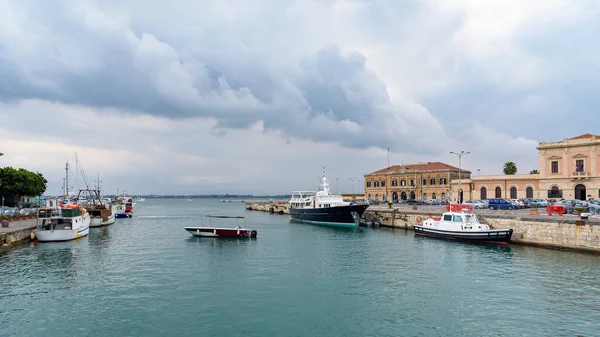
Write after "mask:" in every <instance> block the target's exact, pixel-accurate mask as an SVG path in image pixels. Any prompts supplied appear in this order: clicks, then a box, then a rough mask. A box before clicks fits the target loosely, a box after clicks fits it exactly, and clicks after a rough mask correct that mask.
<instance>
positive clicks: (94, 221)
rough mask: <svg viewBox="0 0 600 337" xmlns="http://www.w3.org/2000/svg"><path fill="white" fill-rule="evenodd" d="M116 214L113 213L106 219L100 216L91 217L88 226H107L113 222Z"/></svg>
mask: <svg viewBox="0 0 600 337" xmlns="http://www.w3.org/2000/svg"><path fill="white" fill-rule="evenodd" d="M115 219H116V216H115V215H114V214H113V215H111V216H109V217H108V218H107V219H106V220H103V219H102V218H101V217H93V218H92V219H91V221H90V227H102V226H108V225H112V224H114V223H115Z"/></svg>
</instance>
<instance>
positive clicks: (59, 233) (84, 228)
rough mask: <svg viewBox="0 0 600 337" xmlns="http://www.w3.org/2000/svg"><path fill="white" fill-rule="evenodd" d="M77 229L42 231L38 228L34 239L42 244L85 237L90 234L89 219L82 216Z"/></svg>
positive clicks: (85, 215)
mask: <svg viewBox="0 0 600 337" xmlns="http://www.w3.org/2000/svg"><path fill="white" fill-rule="evenodd" d="M81 218H82V222H81V225H79V226H78V227H77V228H68V229H55V230H42V229H40V228H39V227H38V229H37V230H36V232H35V237H36V238H37V240H38V241H42V242H55V241H70V240H75V239H79V238H82V237H84V236H87V235H88V234H89V232H90V217H89V215H88V214H84V215H83V216H82V217H81Z"/></svg>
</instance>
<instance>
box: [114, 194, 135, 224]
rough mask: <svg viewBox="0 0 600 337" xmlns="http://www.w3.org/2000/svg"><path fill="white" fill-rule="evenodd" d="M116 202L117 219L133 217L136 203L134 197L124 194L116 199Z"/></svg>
mask: <svg viewBox="0 0 600 337" xmlns="http://www.w3.org/2000/svg"><path fill="white" fill-rule="evenodd" d="M115 203H116V207H115V208H116V214H115V217H116V218H117V219H123V218H131V217H133V205H134V204H135V203H134V201H133V198H131V197H129V196H127V195H122V196H120V197H118V198H117V199H116V201H115Z"/></svg>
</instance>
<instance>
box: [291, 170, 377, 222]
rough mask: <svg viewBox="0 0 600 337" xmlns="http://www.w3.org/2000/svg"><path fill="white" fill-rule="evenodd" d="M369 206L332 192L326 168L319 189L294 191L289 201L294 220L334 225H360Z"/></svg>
mask: <svg viewBox="0 0 600 337" xmlns="http://www.w3.org/2000/svg"><path fill="white" fill-rule="evenodd" d="M368 207H369V204H359V203H355V202H347V201H344V198H343V197H342V196H341V195H339V194H333V193H331V192H330V189H329V182H328V181H327V178H326V177H325V169H324V168H323V175H322V176H321V184H320V185H319V190H318V191H316V192H313V191H310V192H308V191H294V192H292V197H291V199H290V201H289V211H290V216H291V218H292V220H296V221H300V222H306V223H312V224H317V225H325V226H333V227H350V228H354V227H358V226H359V224H360V219H361V217H362V215H363V213H364V212H365V210H366V209H367V208H368Z"/></svg>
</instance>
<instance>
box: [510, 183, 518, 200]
mask: <svg viewBox="0 0 600 337" xmlns="http://www.w3.org/2000/svg"><path fill="white" fill-rule="evenodd" d="M510 198H511V199H516V198H517V188H516V187H514V186H513V187H511V188H510Z"/></svg>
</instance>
